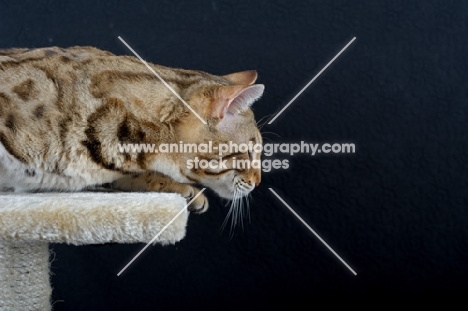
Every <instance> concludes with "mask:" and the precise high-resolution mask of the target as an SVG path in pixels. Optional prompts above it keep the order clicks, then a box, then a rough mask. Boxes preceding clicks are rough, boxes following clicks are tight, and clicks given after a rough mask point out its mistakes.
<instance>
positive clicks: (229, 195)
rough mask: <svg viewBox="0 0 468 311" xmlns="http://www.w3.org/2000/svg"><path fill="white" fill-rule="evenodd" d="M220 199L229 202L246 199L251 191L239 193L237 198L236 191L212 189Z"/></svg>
mask: <svg viewBox="0 0 468 311" xmlns="http://www.w3.org/2000/svg"><path fill="white" fill-rule="evenodd" d="M211 189H212V190H213V191H214V192H215V193H216V194H217V195H218V196H219V197H221V198H223V199H228V200H234V199H235V198H237V199H238V198H239V197H245V196H246V195H248V194H249V193H250V192H251V191H244V192H237V196H236V197H235V195H234V194H235V191H234V190H231V189H213V188H211Z"/></svg>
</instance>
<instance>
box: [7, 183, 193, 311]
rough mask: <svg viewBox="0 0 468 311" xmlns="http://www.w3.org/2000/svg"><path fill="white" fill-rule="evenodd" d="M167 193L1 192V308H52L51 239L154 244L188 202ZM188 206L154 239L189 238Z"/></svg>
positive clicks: (161, 241) (169, 241) (166, 241)
mask: <svg viewBox="0 0 468 311" xmlns="http://www.w3.org/2000/svg"><path fill="white" fill-rule="evenodd" d="M185 204H186V201H185V199H184V198H182V197H181V196H179V195H176V194H167V193H164V194H162V193H105V192H81V193H30V194H0V310H2V311H10V310H12V311H13V310H44V311H46V310H51V308H52V307H51V304H50V300H51V293H52V288H51V286H50V280H49V274H50V264H49V250H48V244H49V243H68V244H74V245H84V244H102V243H109V242H114V243H138V242H144V243H148V242H150V241H151V240H152V239H153V238H154V237H155V236H156V235H157V234H158V233H159V232H160V230H161V229H163V228H164V226H166V225H167V224H168V223H169V222H170V221H171V220H172V219H173V218H174V216H176V215H177V214H178V213H179V212H180V211H181V210H182V209H183V208H184V206H185ZM187 220H188V212H187V210H184V212H182V213H181V214H180V215H179V216H178V217H177V218H176V219H175V220H174V221H173V223H172V224H171V225H170V226H169V227H168V228H167V229H166V230H164V232H162V233H161V234H160V235H159V236H158V238H157V239H156V240H155V242H154V243H159V244H163V245H167V244H174V243H176V242H178V241H180V240H181V239H183V238H184V236H185V230H186V224H187Z"/></svg>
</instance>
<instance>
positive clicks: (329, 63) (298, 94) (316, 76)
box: [268, 37, 356, 124]
mask: <svg viewBox="0 0 468 311" xmlns="http://www.w3.org/2000/svg"><path fill="white" fill-rule="evenodd" d="M354 40H356V37H354V38H353V39H351V41H349V43H348V44H346V46H345V47H344V48H342V49H341V51H339V52H338V54H336V56H335V57H333V59H332V60H331V61H329V62H328V64H327V65H325V67H323V69H322V70H320V72H319V73H318V74H316V75H315V77H313V78H312V80H310V82H309V83H307V85H306V86H304V87H303V88H302V90H300V91H299V93H297V95H296V96H294V97H293V99H291V100H290V101H289V103H287V104H286V106H284V107H283V109H281V111H280V112H278V113H277V114H276V116H275V117H274V118H273V119H271V120H270V122H268V124H271V123H273V121H275V120H276V118H278V117H279V116H280V114H282V113H283V111H285V110H286V108H288V107H289V105H291V104H292V103H293V101H295V100H296V99H297V98H298V97H299V96H300V95H301V94H302V92H304V91H305V90H306V89H307V88H308V87H309V85H311V84H312V82H314V81H315V79H317V78H318V76H320V74H321V73H322V72H324V71H325V69H327V68H328V66H330V65H331V63H333V62H334V61H335V59H337V58H338V56H340V54H341V53H343V52H344V50H346V49H347V48H348V46H350V45H351V43H353V41H354Z"/></svg>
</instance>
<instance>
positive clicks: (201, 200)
mask: <svg viewBox="0 0 468 311" xmlns="http://www.w3.org/2000/svg"><path fill="white" fill-rule="evenodd" d="M190 187H191V188H192V189H193V192H192V193H193V194H192V195H191V196H190V197H185V199H186V200H187V202H190V201H191V200H192V199H193V198H194V197H195V196H196V198H195V200H193V202H192V203H190V205H189V206H188V208H187V209H188V210H189V211H190V212H191V213H197V214H201V213H204V212H206V211H207V210H208V199H207V198H206V196H205V195H204V194H203V193H200V190H199V189H198V188H195V187H192V186H190ZM197 194H198V196H197Z"/></svg>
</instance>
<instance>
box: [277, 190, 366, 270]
mask: <svg viewBox="0 0 468 311" xmlns="http://www.w3.org/2000/svg"><path fill="white" fill-rule="evenodd" d="M268 189H270V191H271V192H272V193H273V194H274V195H275V196H276V197H277V198H278V199H279V200H280V201H281V202H282V203H283V204H284V205H285V206H286V207H287V208H288V209H289V210H290V211H291V213H293V214H294V216H296V217H297V218H298V219H299V220H300V221H301V222H302V223H303V224H304V226H306V227H307V229H309V230H310V232H312V233H313V234H314V235H315V236H316V237H317V238H318V239H319V240H320V242H322V243H323V244H324V245H325V246H326V247H327V248H328V249H329V250H330V251H331V252H332V253H333V255H335V256H336V258H338V259H339V260H340V261H341V262H342V263H343V264H344V265H345V266H346V268H348V269H349V270H350V271H351V272H352V273H354V275H357V273H356V272H355V271H354V270H353V269H352V268H351V267H350V266H349V265H348V264H347V263H346V262H345V261H344V260H343V259H342V258H341V257H340V255H338V254H337V253H336V252H335V251H334V250H333V249H332V248H331V247H330V246H329V245H328V244H327V242H325V241H324V240H323V239H322V238H321V237H320V236H319V235H318V234H317V233H316V232H315V231H314V229H312V228H311V227H310V226H309V225H308V224H307V223H306V222H305V221H304V220H303V219H302V218H301V217H300V216H299V215H298V214H297V213H296V212H295V211H294V210H293V209H292V208H291V207H290V206H289V205H288V204H287V203H286V202H285V201H284V200H283V199H282V198H281V197H280V196H279V195H278V194H277V193H276V192H275V191H274V190H273V189H271V188H268Z"/></svg>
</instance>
